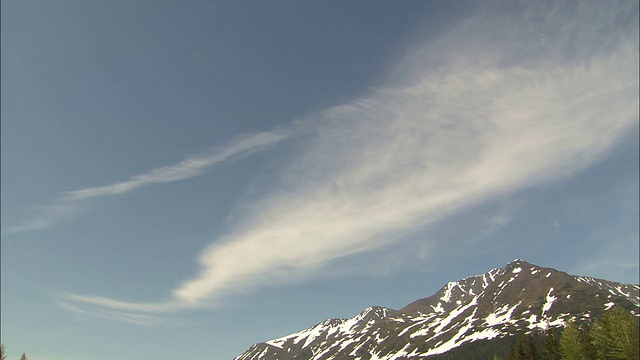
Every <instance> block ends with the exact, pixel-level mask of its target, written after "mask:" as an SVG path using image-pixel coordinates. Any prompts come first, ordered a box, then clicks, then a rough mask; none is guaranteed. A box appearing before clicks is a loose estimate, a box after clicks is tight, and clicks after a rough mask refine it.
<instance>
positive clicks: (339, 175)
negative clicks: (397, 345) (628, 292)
mask: <svg viewBox="0 0 640 360" xmlns="http://www.w3.org/2000/svg"><path fill="white" fill-rule="evenodd" d="M1 6H2V9H1V10H2V15H1V16H2V19H1V20H2V22H1V30H2V32H1V37H2V53H1V60H2V63H1V68H2V69H1V70H2V80H1V83H2V84H1V85H2V89H1V90H2V106H1V119H2V122H1V126H2V128H1V140H2V142H1V150H2V159H1V160H2V161H1V191H2V193H1V195H2V196H1V225H2V226H1V228H2V241H1V250H2V253H1V254H2V255H1V261H2V262H1V274H2V275H1V276H2V277H1V280H2V282H1V290H2V291H1V334H2V337H1V340H2V343H3V344H4V345H5V347H6V348H7V352H8V355H9V356H8V358H9V359H17V358H19V356H20V354H22V353H23V352H24V353H26V354H27V355H28V357H29V359H30V360H106V359H123V360H127V359H138V358H154V359H159V360H165V359H166V360H169V359H178V358H180V359H182V358H189V359H232V358H233V357H234V356H236V355H239V354H240V353H242V352H243V351H245V350H246V349H248V348H249V347H250V346H251V345H252V344H254V343H256V342H261V341H265V340H269V339H273V338H278V337H281V336H284V335H287V334H289V333H292V332H295V331H298V330H301V329H304V328H306V327H309V326H311V325H314V324H316V323H318V322H320V321H323V320H325V319H327V318H333V317H338V318H346V317H351V316H354V315H356V314H357V313H359V312H360V311H362V310H363V309H365V308H366V307H368V306H373V305H381V306H387V307H390V308H395V309H399V308H402V307H403V306H405V305H407V304H409V303H410V302H412V301H414V300H417V299H419V298H423V297H427V296H429V295H431V294H433V293H435V292H436V291H437V290H438V289H440V288H441V287H442V286H443V285H444V284H446V283H447V282H448V281H454V280H457V279H459V278H462V277H466V276H470V275H474V274H481V273H484V272H486V271H488V270H490V269H492V268H496V267H500V266H504V265H505V264H506V263H507V262H509V261H511V260H513V259H516V258H522V259H525V260H527V261H529V262H531V263H534V264H536V265H540V266H547V267H553V268H556V269H558V270H562V271H566V272H569V273H571V274H576V275H585V276H592V277H596V278H603V279H608V280H613V281H619V282H628V283H636V284H637V283H638V273H639V265H638V264H639V260H638V253H639V245H638V242H639V241H638V236H639V230H638V228H639V226H638V217H639V211H638V204H639V189H638V188H639V186H638V183H639V179H638V177H639V176H638V173H639V165H638V164H639V155H638V154H639V140H638V139H639V136H638V131H639V130H638V127H639V114H638V108H639V95H638V94H639V84H638V77H639V73H638V67H639V59H638V53H639V40H638V4H637V2H634V1H607V2H601V1H555V2H551V1H535V2H533V1H495V2H477V1H428V2H425V1H403V2H391V1H350V2H297V1H272V2H258V1H254V2H248V1H237V2H235V1H195V0H194V1H161V0H157V1H150V0H149V1H143V0H135V1H129V0H126V1H125V0H113V1H93V0H90V1H84V0H83V1H80V0H74V1H72V0H61V1H55V2H53V1H44V0H20V1H18V0H5V1H2V3H1Z"/></svg>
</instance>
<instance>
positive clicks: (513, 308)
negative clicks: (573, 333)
mask: <svg viewBox="0 0 640 360" xmlns="http://www.w3.org/2000/svg"><path fill="white" fill-rule="evenodd" d="M614 306H620V307H623V308H626V309H628V310H629V311H631V312H632V313H633V314H634V315H636V316H640V311H639V309H638V306H640V288H639V286H638V285H631V284H622V283H616V282H612V281H606V280H599V279H594V278H589V277H584V276H572V275H568V274H566V273H564V272H560V271H557V270H554V269H551V268H543V267H540V266H537V265H533V264H530V263H527V262H526V261H524V260H519V259H518V260H514V261H512V262H510V263H509V264H507V265H506V266H504V267H501V268H497V269H493V270H491V271H489V272H487V273H485V274H483V275H477V276H471V277H468V278H465V279H461V280H458V281H455V282H450V283H448V284H446V285H445V286H444V287H443V288H442V289H440V291H438V292H437V293H436V294H434V295H432V296H430V297H428V298H424V299H420V300H418V301H415V302H413V303H411V304H409V305H407V306H406V307H405V308H403V309H400V310H392V309H388V308H384V307H370V308H367V309H365V310H364V311H363V312H362V313H360V314H358V315H356V316H355V317H353V318H350V319H329V320H326V321H323V322H321V323H319V324H317V325H315V326H313V327H310V328H308V329H306V330H302V331H300V332H297V333H295V334H291V335H287V336H284V337H281V338H279V339H275V340H270V341H266V342H263V343H259V344H255V345H253V346H252V347H251V348H250V349H249V350H247V351H246V352H245V353H243V354H242V355H240V356H238V357H236V359H235V360H250V359H252V360H255V359H278V360H287V359H314V360H321V359H358V358H362V359H378V360H381V359H421V358H428V357H431V356H435V355H438V354H443V353H446V352H447V351H449V350H451V349H454V348H457V347H459V346H461V345H465V344H470V343H473V342H476V341H478V340H493V339H499V338H505V337H509V336H513V335H515V334H519V333H533V334H535V333H540V332H542V331H544V330H545V329H546V328H549V327H550V328H555V327H560V326H562V325H564V323H565V322H567V321H568V320H569V319H573V320H574V321H576V322H577V323H580V322H589V321H591V319H593V318H596V317H601V316H602V315H603V314H604V312H605V311H606V310H608V309H611V308H612V307H614Z"/></svg>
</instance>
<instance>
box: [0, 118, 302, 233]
mask: <svg viewBox="0 0 640 360" xmlns="http://www.w3.org/2000/svg"><path fill="white" fill-rule="evenodd" d="M301 128H302V126H301V125H300V124H299V123H295V124H293V125H292V126H291V127H289V128H286V129H285V128H278V129H274V130H271V131H265V132H261V133H257V134H250V135H243V136H239V137H237V138H235V139H233V140H231V141H229V142H228V144H226V145H224V146H220V147H217V148H214V149H213V150H211V151H209V152H205V153H203V154H199V155H192V156H188V157H187V158H186V159H184V160H182V161H180V162H179V163H176V164H173V165H169V166H163V167H160V168H157V169H153V170H151V171H149V172H147V173H144V174H140V175H136V176H132V177H131V178H129V179H128V180H125V181H121V182H117V183H113V184H109V185H105V186H96V187H89V188H84V189H78V190H73V191H69V192H66V193H64V194H62V196H60V197H59V198H57V199H56V200H54V201H53V202H52V203H51V204H47V205H43V206H39V207H37V208H36V209H35V212H36V215H35V216H34V217H33V218H30V219H28V220H26V221H25V222H23V223H22V224H18V225H15V226H11V227H8V228H6V229H3V232H6V233H17V232H27V231H34V230H43V229H46V228H49V227H51V226H53V225H55V224H57V223H59V222H62V221H66V220H69V219H71V218H73V217H74V216H77V215H78V213H80V212H81V211H82V210H83V209H85V207H86V203H87V201H89V200H92V199H97V198H103V197H108V196H114V195H120V194H124V193H127V192H130V191H133V190H136V189H138V188H141V187H144V186H149V185H153V184H162V183H170V182H175V181H180V180H186V179H190V178H193V177H195V176H198V175H201V174H202V173H204V172H205V171H206V170H207V169H208V168H210V167H212V166H214V165H216V164H219V163H222V162H225V161H230V160H234V159H238V158H241V157H244V156H247V155H250V154H253V153H256V152H259V151H262V150H265V149H267V148H269V147H271V146H274V145H275V144H278V143H280V142H282V141H283V140H286V139H288V138H290V137H291V136H293V135H295V134H296V132H297V131H300V129H301Z"/></svg>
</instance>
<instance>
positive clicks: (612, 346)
mask: <svg viewBox="0 0 640 360" xmlns="http://www.w3.org/2000/svg"><path fill="white" fill-rule="evenodd" d="M556 334H557V332H554V331H553V330H552V329H547V331H546V333H545V335H544V338H543V339H542V341H534V339H533V337H532V336H531V335H526V336H523V337H519V338H518V339H517V341H516V342H515V344H514V343H511V344H510V346H509V353H508V355H507V358H506V360H621V359H640V334H639V330H638V323H637V319H635V318H634V317H633V316H632V315H631V314H630V313H629V312H628V311H627V310H625V309H623V308H614V309H613V310H611V311H609V312H607V313H605V315H604V317H603V319H602V320H601V321H600V320H598V319H596V320H594V321H593V323H592V324H591V325H586V324H583V325H580V326H578V325H576V324H575V323H574V322H573V321H569V322H568V323H567V324H566V325H565V327H564V328H563V329H562V332H561V334H560V337H559V339H558V338H557V337H556ZM500 359H501V358H500V357H499V356H497V355H496V356H494V360H500Z"/></svg>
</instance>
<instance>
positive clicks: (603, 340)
mask: <svg viewBox="0 0 640 360" xmlns="http://www.w3.org/2000/svg"><path fill="white" fill-rule="evenodd" d="M589 341H590V342H591V349H592V352H591V355H592V356H593V357H594V358H596V359H606V358H607V353H608V352H609V340H608V336H607V331H606V329H605V325H604V324H603V323H601V322H600V321H598V319H595V320H594V321H593V325H591V330H590V331H589Z"/></svg>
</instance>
